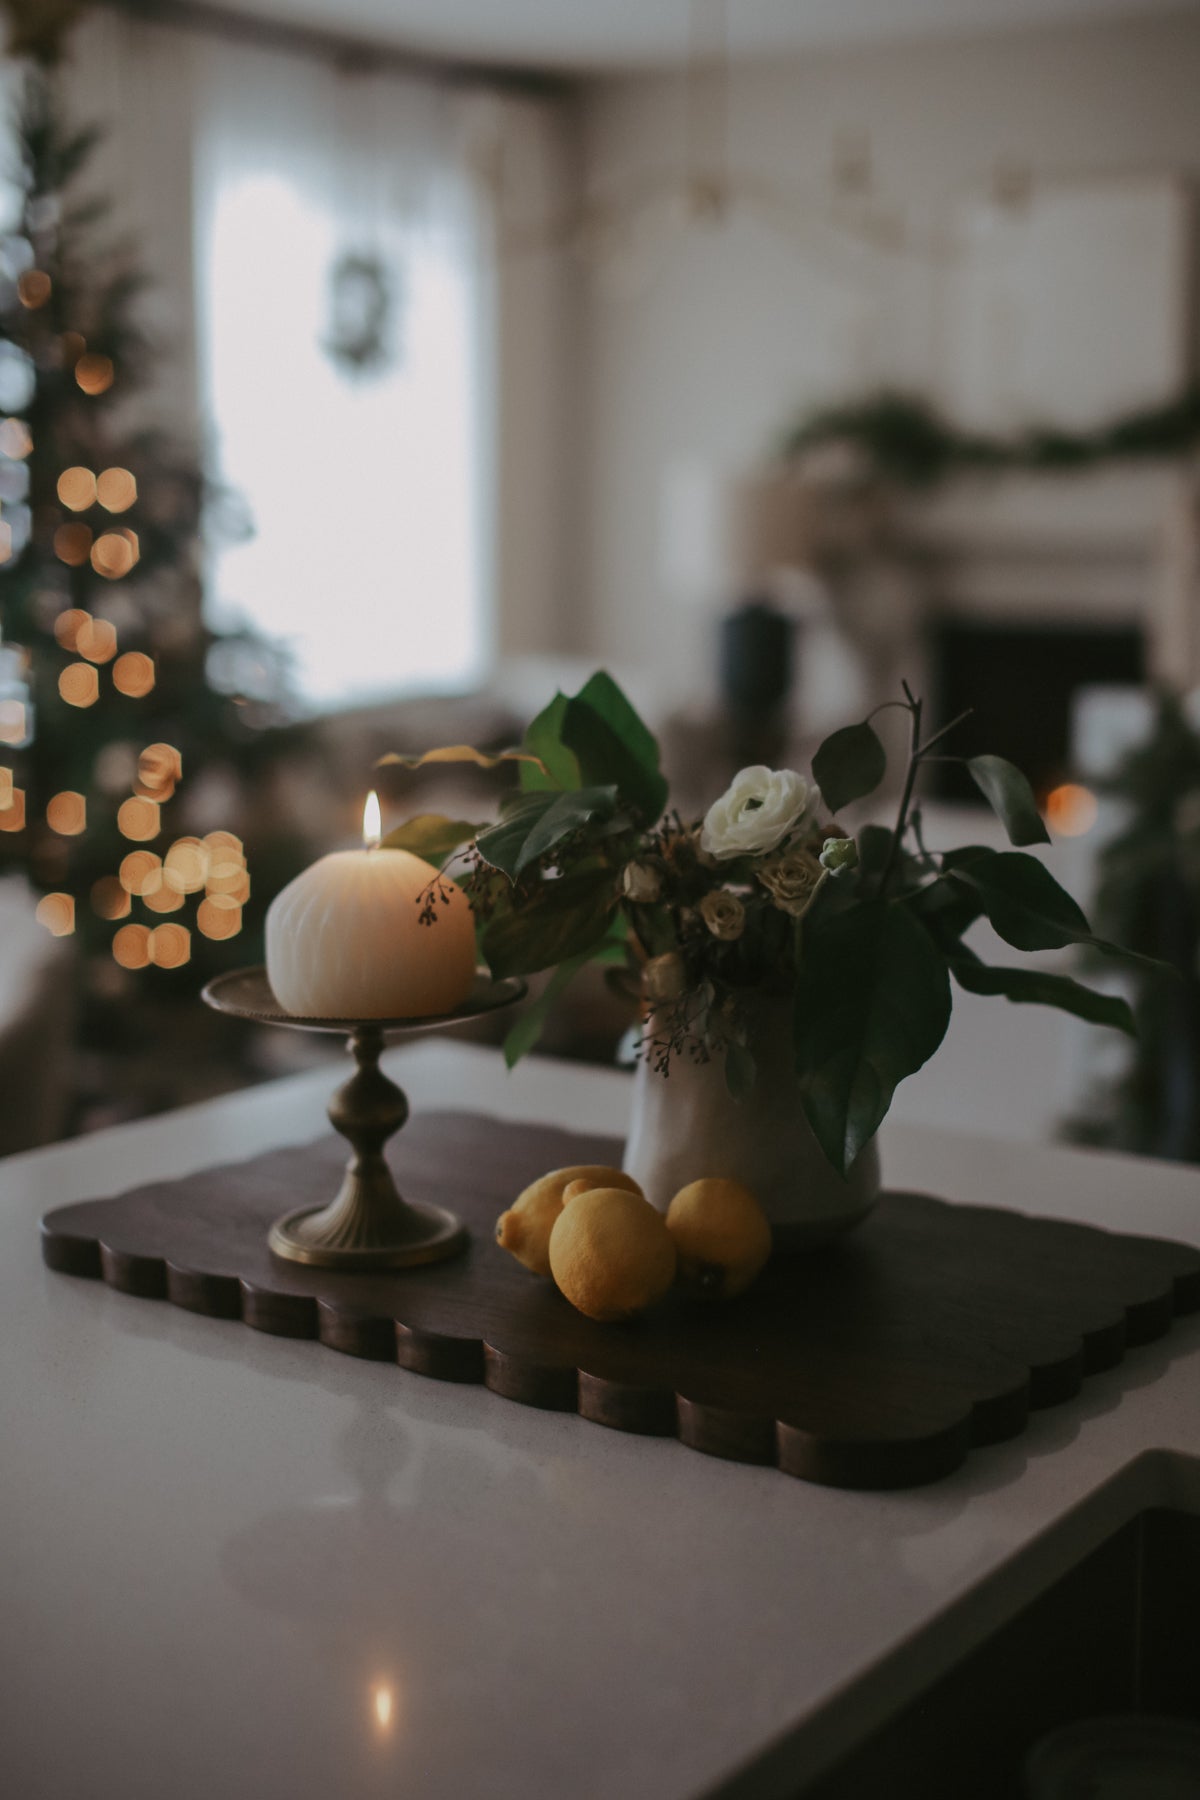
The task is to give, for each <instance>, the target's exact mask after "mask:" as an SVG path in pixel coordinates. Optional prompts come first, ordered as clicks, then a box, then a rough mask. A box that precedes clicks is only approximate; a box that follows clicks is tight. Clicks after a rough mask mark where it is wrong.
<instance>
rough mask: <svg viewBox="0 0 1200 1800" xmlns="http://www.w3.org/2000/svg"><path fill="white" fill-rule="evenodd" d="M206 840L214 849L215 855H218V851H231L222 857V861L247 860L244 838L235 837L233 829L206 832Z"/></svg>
mask: <svg viewBox="0 0 1200 1800" xmlns="http://www.w3.org/2000/svg"><path fill="white" fill-rule="evenodd" d="M204 842H205V843H206V844H207V846H208V848H209V849H210V850H211V851H212V853H213V856H214V857H215V856H216V855H217V852H218V851H223V852H229V853H230V854H227V855H223V856H222V857H221V861H222V862H243V863H244V862H245V856H244V853H243V848H242V840H241V838H240V837H235V836H234V834H233V832H232V831H209V832H206V833H205V837H204Z"/></svg>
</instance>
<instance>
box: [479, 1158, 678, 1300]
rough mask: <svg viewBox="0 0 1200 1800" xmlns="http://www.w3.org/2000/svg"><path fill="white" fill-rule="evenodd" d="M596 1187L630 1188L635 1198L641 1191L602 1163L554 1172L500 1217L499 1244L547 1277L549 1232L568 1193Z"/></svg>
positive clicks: (526, 1190) (531, 1187) (586, 1164)
mask: <svg viewBox="0 0 1200 1800" xmlns="http://www.w3.org/2000/svg"><path fill="white" fill-rule="evenodd" d="M581 1183H582V1187H581V1185H580V1184H581ZM594 1187H610V1188H627V1189H628V1190H629V1191H630V1192H631V1193H634V1194H640V1193H641V1191H642V1190H641V1188H639V1186H638V1184H637V1182H636V1181H632V1180H631V1179H630V1177H629V1176H628V1175H623V1174H622V1173H621V1171H620V1169H606V1168H605V1167H604V1165H603V1164H602V1163H575V1164H573V1165H572V1167H571V1168H569V1169H551V1171H550V1173H549V1174H548V1175H542V1176H539V1178H538V1179H537V1181H534V1182H531V1183H530V1185H529V1186H528V1187H527V1188H526V1189H525V1190H524V1192H523V1193H521V1194H519V1195H518V1196H517V1198H516V1199H515V1200H514V1201H513V1203H512V1205H511V1206H510V1207H509V1209H508V1211H507V1212H503V1213H501V1214H500V1217H499V1218H498V1219H497V1220H496V1242H497V1243H498V1244H499V1246H500V1248H501V1249H502V1250H507V1251H508V1252H509V1254H510V1256H515V1257H516V1259H517V1261H518V1262H519V1263H524V1265H525V1267H526V1268H527V1269H532V1270H533V1273H534V1274H535V1275H548V1274H549V1273H550V1232H551V1229H552V1227H553V1225H554V1221H555V1219H557V1217H558V1215H559V1213H560V1212H561V1211H562V1208H563V1199H564V1196H565V1194H566V1191H567V1189H568V1188H571V1189H572V1191H573V1192H577V1193H578V1192H583V1191H584V1190H585V1189H587V1188H594Z"/></svg>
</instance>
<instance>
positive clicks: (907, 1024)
mask: <svg viewBox="0 0 1200 1800" xmlns="http://www.w3.org/2000/svg"><path fill="white" fill-rule="evenodd" d="M949 1022H950V981H949V976H948V974H947V971H946V964H945V962H944V961H943V959H942V957H941V956H940V955H939V954H938V952H937V950H936V949H935V948H934V945H933V943H932V941H931V940H930V937H929V935H928V933H927V932H926V931H925V930H924V928H923V927H922V926H921V925H920V924H919V923H918V921H917V920H916V919H915V918H914V917H913V916H912V914H911V913H910V912H909V910H908V908H907V907H906V906H903V905H888V904H887V903H885V902H883V901H879V900H875V901H871V902H870V903H869V904H868V905H865V906H861V907H858V908H857V909H856V910H855V911H854V912H849V913H841V914H839V915H838V916H837V917H836V918H833V919H831V920H830V921H829V922H828V924H826V925H823V926H822V927H821V928H820V929H819V930H818V929H813V930H812V931H811V932H810V933H809V935H808V939H807V942H806V945H805V951H804V959H803V963H802V965H801V969H800V975H799V979H798V981H797V984H796V1026H795V1032H796V1037H795V1042H796V1068H797V1073H798V1076H799V1086H800V1098H801V1102H802V1104H803V1106H804V1111H805V1113H806V1114H807V1116H808V1121H809V1124H810V1125H811V1126H812V1128H813V1131H814V1133H815V1134H816V1138H817V1141H818V1143H819V1144H820V1145H821V1148H822V1149H823V1150H824V1152H825V1154H826V1156H827V1157H828V1158H829V1161H830V1162H831V1163H832V1164H833V1166H834V1168H835V1169H837V1170H838V1171H839V1172H840V1173H841V1174H843V1175H844V1174H845V1173H846V1172H847V1170H848V1169H849V1167H850V1165H851V1163H852V1162H853V1161H854V1159H855V1157H856V1156H857V1155H858V1153H859V1151H860V1150H861V1149H862V1148H863V1146H864V1144H866V1143H868V1142H869V1141H870V1139H871V1138H872V1137H873V1136H874V1134H875V1132H876V1131H877V1130H878V1129H879V1126H880V1124H881V1122H882V1121H883V1119H884V1117H885V1115H886V1113H887V1110H888V1107H889V1106H890V1105H891V1103H892V1095H893V1094H894V1093H895V1091H896V1088H897V1086H898V1084H899V1083H900V1082H901V1081H903V1080H904V1078H905V1076H907V1075H911V1074H913V1073H914V1072H915V1071H916V1070H917V1069H919V1068H920V1067H921V1065H922V1064H923V1063H925V1062H928V1060H929V1058H930V1057H931V1056H932V1055H933V1053H934V1051H935V1050H936V1049H937V1047H938V1045H939V1044H940V1043H941V1041H942V1039H943V1037H944V1036H945V1034H946V1027H947V1025H948V1024H949Z"/></svg>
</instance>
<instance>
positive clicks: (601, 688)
mask: <svg viewBox="0 0 1200 1800" xmlns="http://www.w3.org/2000/svg"><path fill="white" fill-rule="evenodd" d="M575 697H576V699H577V700H579V701H580V702H581V703H582V704H583V705H584V706H590V707H591V708H592V710H593V712H598V713H599V714H600V717H601V718H602V719H603V720H604V722H605V724H606V725H611V727H612V729H613V730H614V731H615V732H616V734H617V736H618V737H619V738H620V740H621V742H622V743H623V744H624V745H625V748H626V749H627V750H628V751H629V753H630V755H631V756H633V757H635V758H636V759H637V761H638V762H639V763H640V764H641V765H642V767H643V768H644V769H646V770H647V771H654V770H657V768H658V764H659V748H658V739H657V738H656V737H655V735H654V733H653V732H652V731H651V729H650V727H649V726H648V725H647V724H646V723H645V721H644V720H643V719H642V717H641V715H640V714H639V713H638V711H637V710H636V708H635V707H634V706H633V704H632V702H631V701H630V700H629V699H628V697H627V696H626V694H625V693H624V691H623V690H622V689H621V688H620V687H619V686H618V685H617V683H616V682H615V681H614V680H613V678H612V676H611V675H609V674H608V673H607V671H606V670H604V669H598V670H597V671H596V673H595V674H594V675H593V676H592V677H591V678H590V680H588V681H586V682H585V683H584V685H583V686H582V687H581V688H580V690H579V692H578V694H577V695H576V696H575Z"/></svg>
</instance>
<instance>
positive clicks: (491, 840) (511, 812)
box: [475, 793, 558, 881]
mask: <svg viewBox="0 0 1200 1800" xmlns="http://www.w3.org/2000/svg"><path fill="white" fill-rule="evenodd" d="M557 799H558V794H557V793H542V794H523V795H521V797H520V798H519V799H515V800H513V802H512V803H511V804H510V805H509V806H507V807H506V808H505V810H504V812H503V813H502V814H501V816H500V818H499V819H498V820H497V821H496V823H495V824H494V825H489V826H487V827H486V829H485V830H483V831H481V832H480V833H479V836H478V837H477V838H476V840H475V848H476V849H477V850H478V852H479V854H480V856H482V858H483V860H484V862H485V863H488V864H489V865H490V866H491V867H492V868H493V869H499V870H500V871H501V872H502V873H503V874H505V875H507V877H508V879H509V881H515V880H516V869H517V861H518V858H519V857H520V854H521V851H522V850H523V849H524V847H525V840H526V839H527V838H528V836H529V834H530V832H531V831H532V830H533V828H534V826H535V825H536V824H538V822H539V821H540V820H541V819H542V818H543V816H544V815H545V814H546V813H548V812H549V810H550V808H551V807H552V806H553V805H554V803H555V801H556V800H557Z"/></svg>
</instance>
